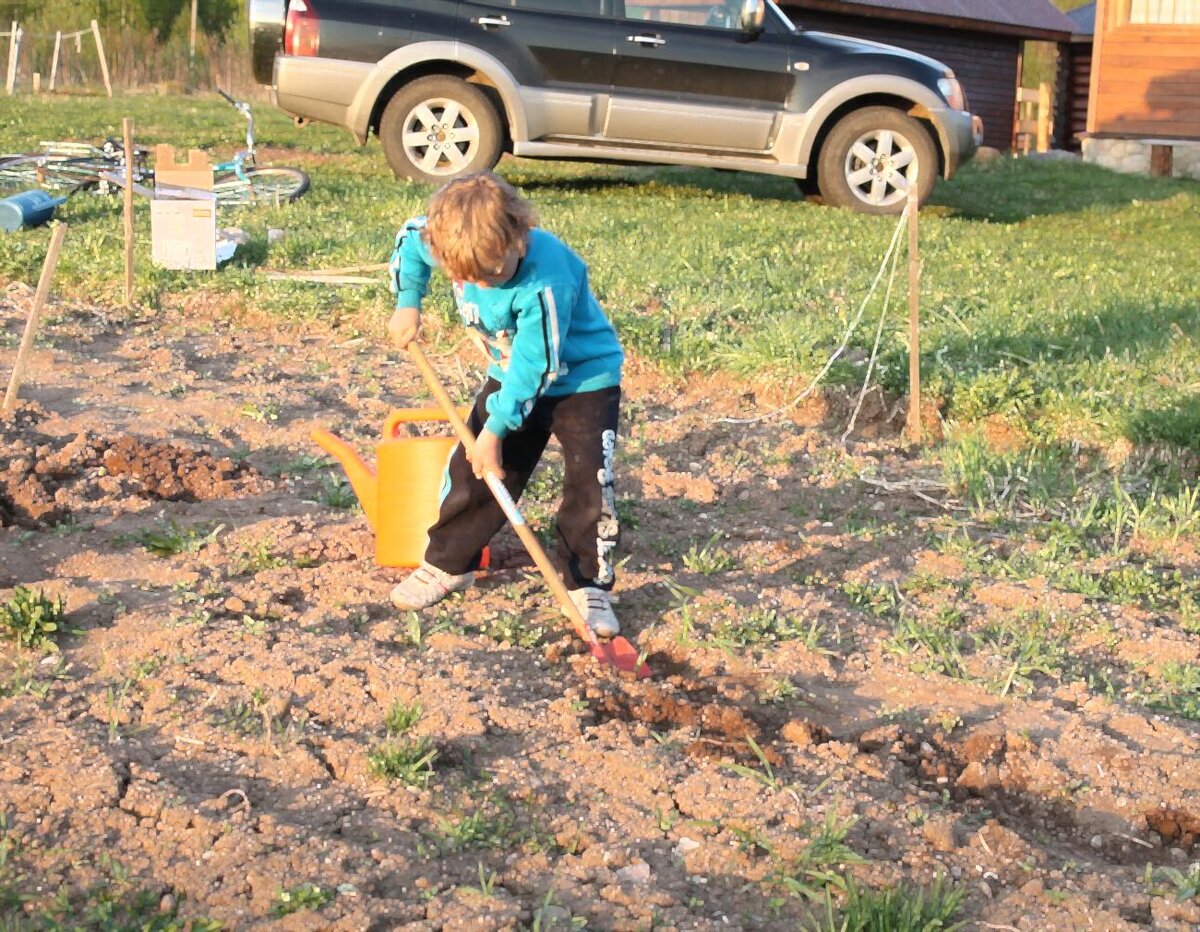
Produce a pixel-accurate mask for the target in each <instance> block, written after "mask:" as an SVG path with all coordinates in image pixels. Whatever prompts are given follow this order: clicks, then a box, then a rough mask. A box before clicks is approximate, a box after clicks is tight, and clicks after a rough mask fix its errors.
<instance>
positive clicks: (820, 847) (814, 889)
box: [768, 807, 864, 900]
mask: <svg viewBox="0 0 1200 932" xmlns="http://www.w3.org/2000/svg"><path fill="white" fill-rule="evenodd" d="M856 821H857V819H856V818H854V817H851V818H848V819H844V820H839V819H838V817H837V811H836V807H830V809H829V811H828V812H827V813H826V814H825V820H824V822H822V824H821V827H820V829H819V830H818V832H817V834H816V835H814V836H813V837H812V838H811V839H810V840H809V843H808V845H807V847H805V849H804V850H803V851H802V852H801V853H800V855H799V857H797V858H795V859H793V860H792V861H791V862H789V863H787V864H783V865H780V866H779V867H777V868H776V869H775V870H774V871H773V872H772V873H771V875H770V876H769V877H768V881H769V882H770V883H772V884H773V885H776V886H779V887H781V888H782V889H783V890H784V891H786V892H787V893H788V894H790V895H791V896H799V897H803V898H805V899H808V900H816V899H818V898H820V897H821V896H822V895H823V894H825V893H826V892H827V890H828V888H829V887H835V888H837V889H839V890H845V889H847V885H848V881H847V880H846V878H845V877H844V876H843V875H842V874H841V873H840V872H839V871H838V870H837V868H841V867H843V866H845V865H848V864H862V863H864V860H863V858H862V857H861V856H860V855H859V854H858V853H857V852H856V851H855V850H854V849H853V848H851V847H850V846H849V845H847V844H846V841H845V839H846V836H847V835H848V834H849V832H850V829H851V828H852V827H853V826H854V823H855V822H856Z"/></svg>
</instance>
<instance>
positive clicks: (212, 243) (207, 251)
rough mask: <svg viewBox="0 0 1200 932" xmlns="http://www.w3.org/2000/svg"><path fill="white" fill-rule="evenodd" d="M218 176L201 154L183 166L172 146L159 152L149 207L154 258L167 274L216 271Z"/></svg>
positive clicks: (194, 154)
mask: <svg viewBox="0 0 1200 932" xmlns="http://www.w3.org/2000/svg"><path fill="white" fill-rule="evenodd" d="M212 187H213V170H212V165H211V164H210V163H209V161H208V156H207V155H205V153H204V152H202V151H201V150H199V149H192V150H191V152H189V153H188V161H187V162H186V163H184V164H182V165H181V164H179V163H178V162H177V161H176V159H175V148H174V147H173V146H165V145H160V146H158V147H157V149H156V150H155V168H154V199H153V200H152V201H151V202H150V252H151V257H152V258H153V260H154V264H155V265H158V266H161V267H162V268H166V269H215V268H216V267H217V200H216V196H215V195H214V194H213V190H212Z"/></svg>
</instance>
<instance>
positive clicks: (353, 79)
mask: <svg viewBox="0 0 1200 932" xmlns="http://www.w3.org/2000/svg"><path fill="white" fill-rule="evenodd" d="M249 15H250V33H251V47H252V52H253V58H254V73H255V77H256V78H257V80H258V81H260V82H261V83H263V84H270V85H271V86H272V88H273V91H274V99H275V102H276V103H277V104H278V105H279V106H280V107H281V108H282V109H283V110H285V111H287V112H288V113H291V114H292V115H293V116H294V117H295V118H296V120H297V122H300V123H303V122H306V121H308V120H321V121H324V122H328V123H335V124H337V125H339V126H344V127H346V128H347V129H349V130H350V132H351V133H353V134H354V136H355V137H356V138H357V139H358V141H359V142H360V143H365V142H366V140H367V138H368V136H369V135H370V134H371V133H377V134H378V135H379V138H380V140H381V141H382V143H383V151H384V153H385V155H386V156H387V160H388V163H389V164H390V165H391V167H392V169H393V171H395V173H396V175H397V176H399V177H401V178H409V179H413V180H417V181H425V182H432V183H440V182H443V181H446V180H449V179H450V178H453V177H455V176H457V175H460V174H463V173H466V172H471V171H478V170H480V169H485V168H491V167H492V166H493V165H495V164H496V162H497V161H498V160H499V158H500V156H501V154H502V153H503V152H505V151H508V152H511V153H513V154H514V155H518V156H522V157H524V158H553V159H586V160H591V161H615V162H650V163H656V164H670V165H698V166H707V167H713V168H722V169H731V170H738V171H753V172H763V173H766V174H772V175H785V176H788V177H791V178H795V179H796V180H797V182H798V183H799V184H800V186H801V188H802V189H803V190H804V191H806V192H807V193H817V192H819V193H820V194H821V195H822V197H823V198H824V199H825V201H826V202H828V203H831V204H836V205H839V206H843V207H852V208H854V209H856V210H859V211H862V212H864V213H873V214H894V213H899V211H900V210H901V209H902V208H903V206H904V201H905V198H906V196H907V191H908V189H909V187H910V185H912V184H913V182H914V180H915V182H916V184H917V186H918V191H919V194H920V197H921V198H922V200H924V199H925V198H927V197H928V196H929V193H930V192H931V191H932V190H933V185H934V180H935V175H937V174H940V175H942V176H943V177H945V178H950V177H952V176H953V174H954V172H955V169H957V168H958V166H959V165H960V164H962V163H963V162H964V161H966V160H967V159H968V158H970V157H971V155H972V154H973V153H974V151H975V149H976V147H977V145H978V143H979V139H980V138H981V135H982V124H981V123H980V121H979V119H978V117H973V116H972V115H971V114H970V113H969V112H967V104H966V100H965V98H964V96H963V91H962V88H961V87H960V86H959V83H958V81H957V80H956V79H955V77H954V73H953V72H952V71H951V70H950V69H949V68H947V67H946V66H945V65H942V64H939V63H938V62H936V61H934V60H933V59H930V58H926V57H924V56H921V55H916V54H914V53H911V52H906V51H903V50H901V49H897V48H893V47H891V46H886V45H880V44H877V43H871V42H864V41H859V40H856V39H849V38H846V37H844V36H836V35H830V34H826V33H820V32H806V31H803V30H801V29H798V28H796V27H795V26H794V25H793V24H792V23H791V22H790V21H789V20H788V18H787V16H786V15H784V13H783V12H782V11H781V10H780V9H779V8H778V7H777V6H775V4H774V3H772V2H770V0H725V2H713V0H250V2H249ZM918 169H919V170H918Z"/></svg>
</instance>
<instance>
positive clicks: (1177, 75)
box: [1083, 0, 1200, 178]
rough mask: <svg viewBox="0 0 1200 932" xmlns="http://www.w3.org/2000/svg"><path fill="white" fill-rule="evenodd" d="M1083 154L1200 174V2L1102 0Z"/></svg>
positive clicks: (1135, 166) (1158, 170)
mask: <svg viewBox="0 0 1200 932" xmlns="http://www.w3.org/2000/svg"><path fill="white" fill-rule="evenodd" d="M1083 153H1084V158H1085V159H1086V160H1088V161H1091V162H1097V163H1099V164H1102V165H1106V166H1108V167H1110V168H1115V169H1117V170H1120V171H1133V172H1149V173H1151V174H1159V175H1171V174H1174V175H1187V176H1190V177H1194V178H1200V0H1098V2H1097V6H1096V31H1095V38H1094V40H1093V45H1092V67H1091V82H1090V88H1089V95H1088V120H1087V134H1086V136H1085V137H1084V140H1083Z"/></svg>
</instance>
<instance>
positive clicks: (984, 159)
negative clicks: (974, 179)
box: [975, 146, 1000, 165]
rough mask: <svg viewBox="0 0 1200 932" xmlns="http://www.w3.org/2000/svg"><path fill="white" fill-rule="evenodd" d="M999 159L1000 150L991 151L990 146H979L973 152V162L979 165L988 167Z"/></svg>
mask: <svg viewBox="0 0 1200 932" xmlns="http://www.w3.org/2000/svg"><path fill="white" fill-rule="evenodd" d="M999 159H1000V150H999V149H993V148H992V147H991V146H980V147H979V148H978V149H976V150H975V162H976V163H977V164H979V165H988V164H990V163H992V162H995V161H998V160H999Z"/></svg>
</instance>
